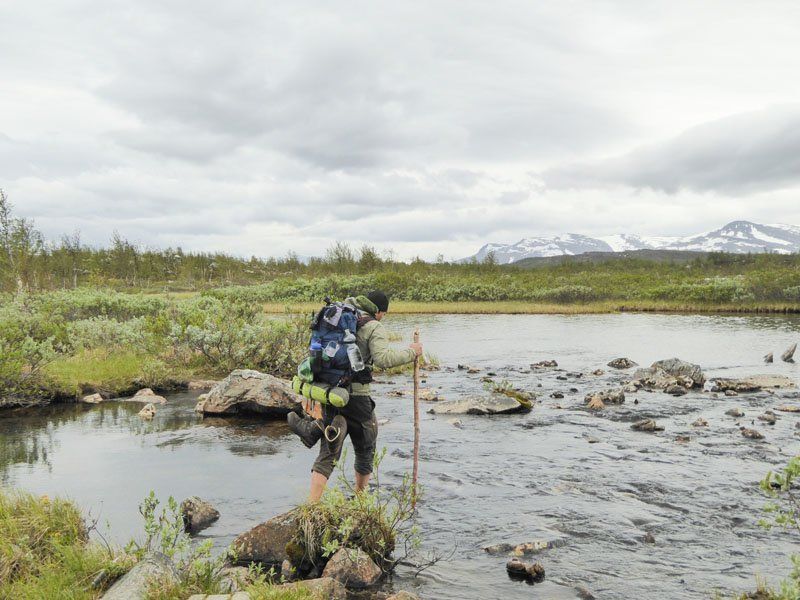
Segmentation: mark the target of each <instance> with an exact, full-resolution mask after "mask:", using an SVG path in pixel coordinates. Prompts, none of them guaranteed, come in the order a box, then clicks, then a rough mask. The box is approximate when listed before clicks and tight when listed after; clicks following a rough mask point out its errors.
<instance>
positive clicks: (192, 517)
mask: <svg viewBox="0 0 800 600" xmlns="http://www.w3.org/2000/svg"><path fill="white" fill-rule="evenodd" d="M181 515H182V516H183V527H184V529H185V530H186V531H187V532H189V533H197V532H198V531H202V530H203V529H205V528H206V527H208V526H209V525H211V524H212V523H213V522H214V521H216V520H217V519H219V511H218V510H217V509H216V508H214V507H213V506H212V505H211V503H210V502H206V501H205V500H203V499H202V498H198V497H197V496H191V497H189V498H186V499H185V500H184V501H183V502H181Z"/></svg>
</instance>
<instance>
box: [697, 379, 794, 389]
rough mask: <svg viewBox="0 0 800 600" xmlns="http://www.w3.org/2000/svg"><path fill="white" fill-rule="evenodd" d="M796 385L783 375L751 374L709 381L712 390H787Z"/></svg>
mask: <svg viewBox="0 0 800 600" xmlns="http://www.w3.org/2000/svg"><path fill="white" fill-rule="evenodd" d="M794 387H796V386H795V383H794V381H793V380H792V379H790V378H789V377H786V376H785V375H751V376H750V377H742V378H740V379H730V378H719V379H714V380H712V381H711V391H712V392H727V391H728V390H733V391H734V392H757V391H759V390H764V389H770V390H787V389H792V388H794Z"/></svg>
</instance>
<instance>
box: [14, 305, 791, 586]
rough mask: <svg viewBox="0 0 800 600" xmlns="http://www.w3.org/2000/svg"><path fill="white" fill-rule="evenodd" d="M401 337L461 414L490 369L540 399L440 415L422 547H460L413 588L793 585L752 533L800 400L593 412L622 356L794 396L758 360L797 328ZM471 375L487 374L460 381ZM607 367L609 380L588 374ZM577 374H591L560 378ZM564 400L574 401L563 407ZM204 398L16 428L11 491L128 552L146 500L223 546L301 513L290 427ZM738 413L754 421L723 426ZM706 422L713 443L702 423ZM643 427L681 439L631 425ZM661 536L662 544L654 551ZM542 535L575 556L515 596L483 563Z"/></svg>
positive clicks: (601, 327) (395, 457)
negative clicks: (196, 504)
mask: <svg viewBox="0 0 800 600" xmlns="http://www.w3.org/2000/svg"><path fill="white" fill-rule="evenodd" d="M388 324H389V325H390V326H391V327H393V328H394V329H397V330H398V331H401V332H403V333H404V334H408V337H410V332H411V330H412V329H413V326H414V325H419V326H420V328H421V331H422V337H423V341H424V342H425V344H426V347H427V349H429V350H431V351H432V352H434V353H435V354H436V355H438V357H439V358H440V360H441V362H442V364H443V366H444V367H445V368H443V369H442V370H441V371H439V372H433V373H428V374H426V375H425V376H426V379H427V383H426V385H428V386H432V387H436V388H440V391H441V393H442V395H444V396H445V397H446V398H455V397H458V396H459V395H461V394H468V393H475V392H479V391H481V390H482V389H483V384H482V382H481V376H482V375H484V374H485V373H486V372H487V371H495V372H497V379H507V380H509V381H510V382H512V383H513V384H514V385H519V386H522V387H524V388H526V389H529V390H532V391H535V392H536V393H538V394H539V402H538V403H537V405H536V407H535V409H534V411H533V412H532V413H530V414H529V415H516V416H510V417H499V418H486V417H471V416H462V417H460V420H461V422H462V428H456V427H454V426H453V425H452V424H451V423H450V422H449V421H450V419H449V418H448V417H446V416H442V417H436V416H433V415H430V414H427V413H426V412H423V422H422V449H421V465H420V478H421V481H422V483H423V485H424V495H423V500H422V503H421V508H420V525H421V527H422V530H423V532H424V538H425V542H424V545H425V547H426V548H427V549H436V550H439V551H440V552H443V553H447V552H448V551H449V550H450V549H451V548H452V547H454V546H456V547H457V551H456V553H455V555H454V556H453V558H452V559H450V560H449V561H447V562H443V563H440V564H438V565H436V566H435V567H434V568H432V569H431V570H429V571H426V572H424V573H423V574H422V575H420V577H418V578H414V577H412V576H411V574H409V573H402V572H401V573H400V575H399V576H398V577H397V578H396V579H395V585H396V586H397V587H400V588H416V591H417V592H418V593H420V595H422V597H425V598H496V597H503V598H575V597H576V592H575V586H577V585H582V586H586V587H588V588H589V589H591V590H592V591H593V592H594V593H595V595H596V596H597V597H599V598H630V597H639V598H687V599H688V598H707V597H709V596H710V595H712V591H713V590H714V589H722V590H737V589H738V590H741V589H747V588H751V587H752V585H753V574H754V573H755V572H760V573H762V574H764V575H765V576H767V577H771V578H775V577H777V576H779V575H782V574H784V573H786V572H788V571H789V564H788V555H789V554H790V552H791V551H792V550H793V549H794V548H793V546H792V544H791V537H790V536H787V535H784V534H781V533H779V532H778V533H766V532H764V531H762V530H760V529H759V528H758V527H757V526H756V524H755V521H756V519H757V517H758V511H759V509H760V507H761V506H762V504H763V498H762V497H761V496H760V494H759V492H758V490H757V487H756V483H757V481H758V480H759V478H760V477H761V476H762V475H763V474H764V473H765V472H766V471H767V470H769V469H774V468H776V467H777V466H779V465H780V464H782V463H784V462H785V461H786V459H787V458H788V457H789V456H791V455H793V454H795V453H797V451H798V438H797V436H796V435H795V431H796V430H795V427H794V426H795V423H796V422H798V421H800V416H798V415H792V414H785V413H782V414H781V415H780V419H779V420H778V422H777V423H776V424H775V425H774V426H772V427H770V426H766V425H763V424H762V423H760V422H758V421H755V418H756V417H757V415H759V414H760V413H761V412H763V411H764V410H765V409H766V408H771V407H774V406H775V405H776V404H778V403H781V402H787V401H792V402H797V401H798V400H797V399H796V397H795V398H794V399H792V400H787V399H789V398H792V397H793V394H792V393H788V392H787V393H781V394H778V395H774V396H773V395H770V394H766V393H764V394H755V395H747V396H744V395H743V396H740V397H738V398H725V397H722V398H716V399H715V398H712V397H711V396H710V395H708V394H689V395H687V396H684V397H681V398H672V397H669V396H665V395H663V394H649V393H644V392H642V393H639V394H635V395H629V397H628V401H627V402H626V403H625V404H624V405H622V406H621V407H618V408H611V409H609V410H607V411H605V412H604V413H602V414H600V415H596V414H590V413H588V412H587V411H585V410H584V409H583V396H584V395H585V394H586V393H587V392H588V391H592V390H595V389H602V388H604V387H606V386H609V385H618V384H619V383H620V382H621V381H622V380H623V379H624V376H625V374H624V373H618V372H616V371H614V370H613V369H608V368H607V367H605V363H607V362H608V361H609V360H610V359H612V358H616V357H618V356H628V357H630V358H632V359H634V360H636V361H637V362H638V363H640V364H643V365H646V364H649V363H650V362H652V361H654V360H657V359H661V358H666V357H670V356H680V357H681V358H684V359H687V360H692V361H694V362H698V363H700V364H701V365H703V366H704V368H705V369H706V370H707V371H708V372H709V373H710V374H712V375H714V374H717V375H719V374H724V375H726V376H727V375H731V376H736V375H740V374H752V373H758V372H765V371H766V372H772V373H782V374H786V375H788V376H790V377H793V378H795V380H797V378H798V376H799V375H800V370H799V369H798V366H797V365H789V364H784V363H776V364H774V365H771V366H765V365H763V364H762V363H761V356H763V355H764V354H766V352H768V351H774V352H776V353H778V352H780V351H782V350H783V349H785V348H786V347H788V346H789V345H791V343H793V342H794V341H798V338H800V320H798V319H797V318H790V317H778V316H765V317H760V316H759V317H727V316H724V317H722V316H664V315H634V314H624V315H599V316H597V315H592V316H552V315H547V316H529V315H516V316H502V315H491V316H483V315H474V316H444V315H439V316H424V317H408V316H403V317H396V318H392V319H390V320H389V322H388ZM545 358H555V359H557V360H558V361H559V364H560V365H561V367H563V368H564V369H565V371H546V372H531V371H530V369H529V368H528V365H529V364H530V363H531V362H534V361H537V360H541V359H545ZM457 363H469V364H473V365H476V366H478V367H481V368H482V369H483V371H482V372H481V373H480V374H477V375H466V374H465V373H464V372H463V371H457V370H455V369H452V368H448V367H454V366H455V365H456V364H457ZM597 368H602V369H604V370H605V371H606V373H605V374H604V375H602V376H593V375H591V374H590V373H591V371H593V370H594V369H597ZM569 372H582V373H583V374H584V375H583V376H582V377H580V378H577V377H568V378H567V380H566V381H562V380H560V379H558V377H559V376H564V375H565V374H566V373H569ZM382 379H384V380H385V381H386V383H383V384H380V385H378V386H376V389H375V395H374V397H375V400H376V402H377V404H378V414H379V418H381V419H388V422H387V423H386V424H384V425H382V426H381V431H380V444H381V445H383V446H386V448H387V449H388V450H389V452H388V453H387V457H386V459H385V462H384V464H383V465H382V469H381V471H382V472H381V482H382V483H384V484H387V485H396V484H398V483H399V482H400V480H401V478H402V476H403V474H404V473H406V472H408V470H409V469H410V453H411V439H412V435H413V430H412V426H411V408H410V395H409V389H410V382H409V380H408V379H407V378H405V377H401V376H393V377H391V378H385V377H384V378H382ZM572 389H576V390H577V391H571V390H572ZM556 391H558V392H560V393H562V394H563V395H564V398H563V399H559V400H554V399H552V398H551V397H550V395H551V394H552V393H553V392H556ZM389 392H394V393H397V392H404V395H402V396H400V397H398V396H396V395H394V394H392V395H390V394H389ZM794 395H795V396H796V392H795V393H794ZM195 400H196V394H194V393H184V394H177V395H174V396H171V397H170V398H169V401H168V403H167V404H166V405H164V406H159V407H157V410H158V413H157V415H156V418H155V419H154V420H153V421H151V422H146V421H142V420H141V419H139V418H138V417H137V416H136V413H137V412H138V410H139V408H140V405H138V404H129V403H107V404H102V405H99V406H83V405H64V406H53V407H49V408H45V409H38V410H28V411H14V412H6V413H2V414H0V438H2V444H1V445H0V452H2V454H0V481H2V482H3V484H4V485H13V486H19V487H22V488H25V489H28V490H30V491H33V492H36V493H47V494H50V495H55V494H62V495H67V496H70V497H72V498H74V499H76V500H77V501H78V502H79V503H81V504H82V505H84V506H86V507H88V508H90V509H91V511H92V514H93V515H94V516H99V517H100V519H101V522H104V521H105V520H106V519H107V520H109V521H110V523H111V528H112V535H113V536H114V537H115V538H116V539H117V540H119V541H123V540H125V539H126V538H127V537H129V536H130V535H133V534H135V533H136V532H138V531H139V529H140V524H139V521H138V513H137V510H136V509H137V504H138V502H139V501H140V499H141V498H142V497H144V496H145V495H146V494H147V493H148V491H149V490H151V489H153V490H155V491H156V493H157V494H158V495H159V497H162V498H166V497H167V496H169V495H173V496H175V497H176V498H178V499H181V498H183V497H186V496H189V495H195V494H196V495H200V496H203V497H205V498H207V499H209V500H210V501H212V502H213V503H215V504H216V505H217V506H218V508H219V509H220V511H221V513H222V517H221V518H220V520H219V521H218V522H217V523H215V524H214V525H213V526H212V527H211V528H210V529H208V530H206V531H205V532H204V534H203V535H204V537H208V538H210V539H212V540H214V542H215V544H216V545H217V547H220V548H221V547H223V546H225V545H226V544H227V543H229V542H230V540H231V539H232V537H233V536H234V535H236V534H238V533H240V532H241V531H243V530H245V529H247V528H248V527H250V526H252V525H254V524H255V523H257V522H260V521H261V520H264V519H266V518H268V517H270V516H272V515H274V514H276V513H278V512H281V511H283V510H286V509H288V508H290V507H291V506H293V505H294V504H296V503H297V502H299V501H301V500H302V499H303V498H304V496H305V494H306V492H307V486H308V474H309V470H310V467H311V464H312V462H313V460H314V452H311V451H308V450H306V449H305V447H304V446H302V444H300V442H299V441H298V440H297V439H296V438H294V437H293V436H292V435H291V434H290V433H289V431H288V429H287V427H286V425H285V424H283V423H267V422H263V421H259V420H257V419H243V418H236V419H220V418H209V419H205V420H204V419H201V418H200V417H199V416H198V415H196V414H195V413H194V412H193V408H194V404H195ZM634 400H638V403H635V402H634ZM423 406H424V407H425V405H423ZM732 406H739V407H741V408H742V409H743V410H744V411H745V413H746V417H745V418H744V419H741V420H739V421H737V420H735V419H732V418H731V417H728V416H726V415H725V414H724V413H725V411H726V410H727V409H729V408H731V407H732ZM699 416H702V417H704V418H705V419H707V420H708V421H709V425H710V426H709V427H708V428H705V429H697V428H693V427H692V426H691V423H692V422H693V421H694V420H695V419H696V418H697V417H699ZM646 417H647V418H654V419H656V420H657V421H658V422H659V424H661V425H664V427H665V431H664V432H662V433H658V434H647V433H640V432H634V431H632V430H631V429H630V423H631V421H633V420H636V419H640V418H646ZM751 421H752V422H753V423H755V425H751ZM739 424H743V425H747V426H755V427H757V428H758V429H761V430H763V431H764V433H765V435H766V440H765V441H764V442H760V443H759V442H752V441H749V440H745V439H744V438H742V437H741V435H739V432H738V426H739ZM683 436H688V438H689V441H688V442H685V441H681V440H680V439H679V438H680V437H683ZM590 441H591V442H592V443H589V442H590ZM351 454H352V453H351ZM349 462H350V463H352V457H351V458H350V459H349ZM348 470H349V467H348ZM645 533H651V534H652V535H654V536H655V539H656V543H655V544H645V543H643V541H642V539H643V536H644V534H645ZM537 539H547V540H551V541H554V542H557V546H558V547H557V548H554V549H552V550H547V551H545V552H544V553H543V554H542V555H541V556H540V557H538V558H539V559H540V560H541V561H542V562H543V563H544V565H545V567H546V569H547V574H548V579H547V582H546V583H544V584H541V585H537V586H533V587H529V586H526V585H524V584H520V583H518V582H512V581H510V580H508V578H507V577H506V575H505V571H504V562H505V558H504V557H494V556H489V555H487V554H486V553H485V552H483V550H482V548H483V547H484V546H486V545H489V544H494V543H499V542H511V543H520V542H527V541H533V540H537Z"/></svg>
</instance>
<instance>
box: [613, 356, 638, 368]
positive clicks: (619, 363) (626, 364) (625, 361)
mask: <svg viewBox="0 0 800 600" xmlns="http://www.w3.org/2000/svg"><path fill="white" fill-rule="evenodd" d="M608 366H609V367H611V368H612V369H630V368H631V367H635V366H637V364H636V363H635V362H633V361H632V360H631V359H630V358H624V357H623V358H615V359H614V360H612V361H611V362H610V363H608Z"/></svg>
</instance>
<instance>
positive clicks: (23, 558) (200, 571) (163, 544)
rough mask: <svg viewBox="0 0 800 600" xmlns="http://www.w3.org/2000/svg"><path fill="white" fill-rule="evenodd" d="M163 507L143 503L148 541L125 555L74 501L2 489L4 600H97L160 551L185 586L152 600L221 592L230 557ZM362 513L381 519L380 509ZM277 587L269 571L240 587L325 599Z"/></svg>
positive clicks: (268, 598) (168, 588)
mask: <svg viewBox="0 0 800 600" xmlns="http://www.w3.org/2000/svg"><path fill="white" fill-rule="evenodd" d="M170 500H171V499H170ZM351 504H352V503H351ZM349 505H350V504H348V506H349ZM354 506H355V505H354ZM158 508H159V505H158V501H157V500H155V498H154V496H153V495H152V493H151V495H150V497H149V498H147V499H145V501H144V502H143V503H142V510H141V512H142V514H143V516H144V521H145V522H144V530H145V532H146V533H145V535H144V538H142V539H138V540H131V541H130V543H128V544H127V545H126V546H125V547H124V548H123V547H120V546H114V545H111V544H108V543H106V542H105V540H104V539H102V538H100V539H98V540H94V539H92V536H91V535H90V529H91V526H89V525H87V520H86V519H85V517H84V515H83V514H82V511H81V510H80V508H79V507H78V506H77V505H75V503H73V502H71V501H69V500H65V499H61V498H55V499H52V500H51V499H50V498H48V497H46V496H41V497H38V496H34V495H32V494H28V493H24V492H11V491H4V490H0V598H3V599H9V600H11V599H13V600H43V599H51V598H53V599H55V598H69V599H70V600H96V599H97V598H100V597H101V596H102V595H103V593H104V592H105V591H106V590H107V589H108V588H109V587H111V586H112V585H113V583H114V582H115V581H116V580H117V579H119V578H120V577H121V576H123V575H124V574H125V573H126V572H127V571H129V570H130V569H131V568H133V567H134V565H136V563H137V562H138V561H139V560H141V559H142V558H143V557H145V556H146V555H147V554H149V553H150V552H153V551H159V552H161V553H162V554H165V555H166V556H167V557H168V558H169V559H170V560H171V561H172V562H173V564H174V565H175V567H176V572H177V574H178V579H177V580H172V581H169V582H167V581H158V580H153V581H151V582H149V586H148V588H147V591H146V600H185V599H186V598H188V597H189V596H191V595H193V594H216V593H222V592H223V591H224V588H223V585H222V584H223V579H224V566H225V556H224V555H223V556H219V557H212V556H211V553H210V544H209V543H208V542H196V541H194V540H191V539H190V538H189V536H188V535H187V534H186V533H184V532H183V521H182V517H181V515H180V513H179V510H178V509H177V505H176V504H175V503H174V501H172V500H171V501H170V503H169V506H168V507H167V508H165V509H163V510H161V511H160V512H159V511H158ZM356 508H358V509H359V511H361V510H362V508H361V507H360V506H359V507H356ZM363 512H364V514H365V515H367V516H369V517H370V518H375V517H376V515H375V513H376V509H373V510H372V511H371V512H369V511H366V510H363ZM336 514H338V513H336ZM359 514H361V512H359ZM337 526H338V519H337ZM327 531H328V530H327V529H326V530H325V531H324V532H322V531H321V532H320V534H319V535H320V536H322V535H323V533H325V534H327ZM278 583H279V582H276V581H275V580H270V579H269V577H268V576H267V575H266V574H265V573H264V572H263V570H258V569H252V570H251V572H250V573H249V574H248V577H247V581H243V582H241V585H242V587H243V588H244V590H245V591H247V592H248V593H249V594H250V597H251V598H252V599H253V600H323V598H322V596H321V594H319V593H315V592H312V591H310V590H309V589H307V588H303V587H296V588H294V589H287V588H283V587H281V586H280V585H278Z"/></svg>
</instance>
